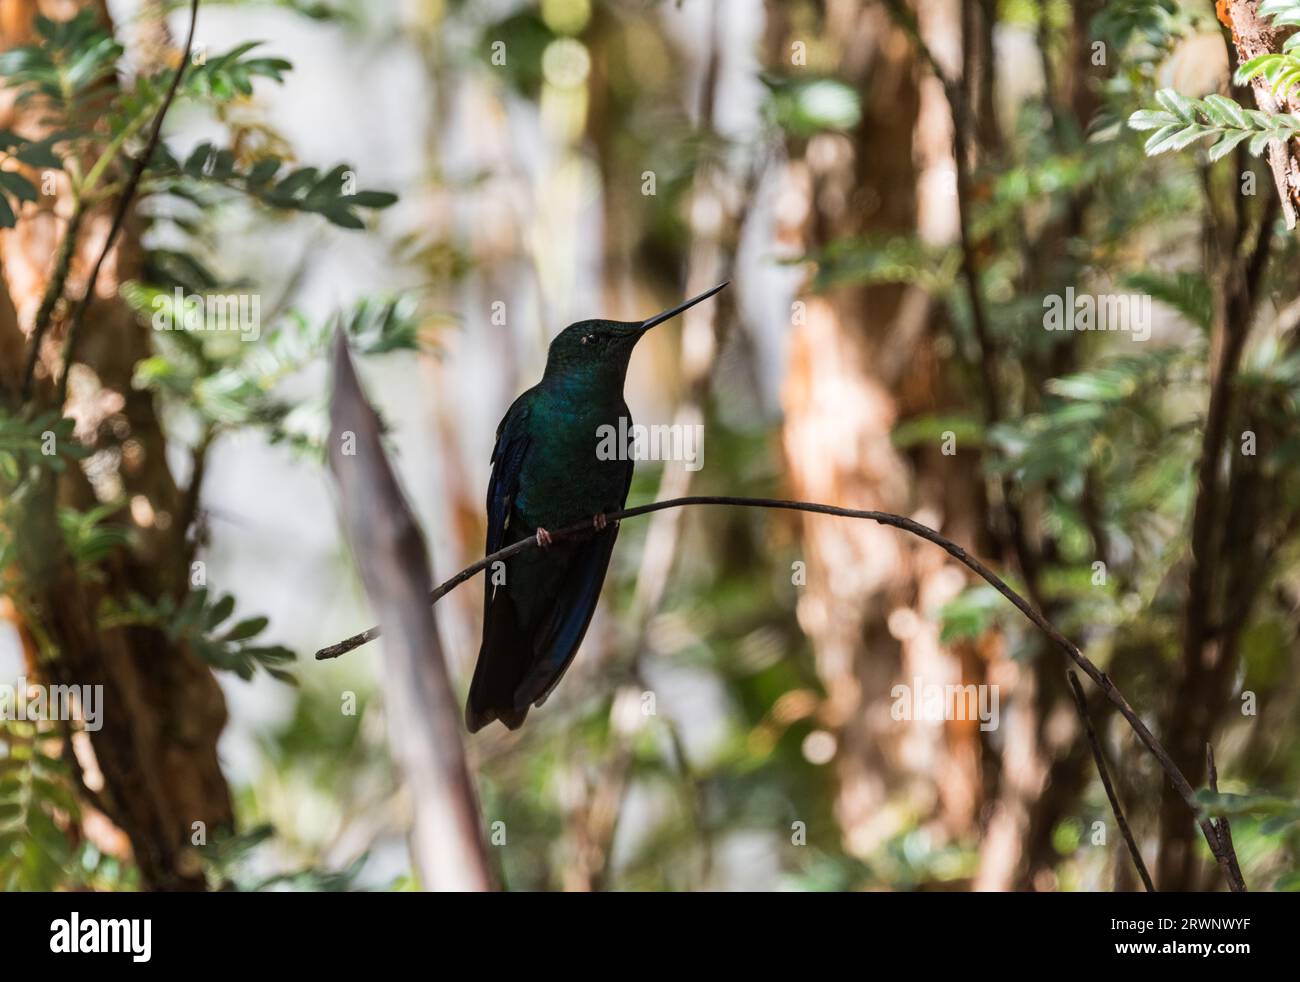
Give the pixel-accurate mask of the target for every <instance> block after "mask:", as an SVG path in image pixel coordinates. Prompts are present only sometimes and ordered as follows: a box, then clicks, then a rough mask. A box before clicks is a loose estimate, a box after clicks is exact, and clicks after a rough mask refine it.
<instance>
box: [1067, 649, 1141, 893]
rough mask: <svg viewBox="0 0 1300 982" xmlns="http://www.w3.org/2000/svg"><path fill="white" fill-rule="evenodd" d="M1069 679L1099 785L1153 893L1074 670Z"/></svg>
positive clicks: (1130, 851)
mask: <svg viewBox="0 0 1300 982" xmlns="http://www.w3.org/2000/svg"><path fill="white" fill-rule="evenodd" d="M1066 675H1067V676H1069V679H1070V691H1071V692H1073V693H1074V704H1075V705H1076V706H1078V707H1079V719H1081V720H1082V721H1083V732H1084V733H1085V734H1086V735H1087V737H1088V744H1089V746H1091V747H1092V759H1093V760H1095V761H1096V762H1097V773H1098V774H1099V775H1101V786H1102V787H1103V788H1105V789H1106V797H1107V799H1108V800H1109V801H1110V810H1111V811H1112V812H1114V814H1115V824H1117V825H1118V826H1119V831H1120V834H1121V835H1122V836H1124V842H1125V844H1126V845H1127V846H1128V851H1129V855H1130V856H1132V857H1133V865H1134V866H1136V867H1137V871H1138V876H1140V877H1142V885H1143V886H1145V887H1146V888H1147V892H1148V893H1155V891H1156V888H1155V884H1153V883H1152V882H1151V874H1150V873H1148V872H1147V864H1146V863H1144V862H1143V861H1142V853H1141V852H1140V851H1139V850H1138V844H1137V840H1136V839H1134V838H1133V832H1132V830H1131V829H1130V828H1129V827H1128V821H1127V820H1126V819H1125V818H1124V809H1123V808H1122V807H1120V803H1119V796H1118V795H1117V794H1115V786H1114V785H1113V784H1111V781H1110V769H1109V768H1108V767H1107V766H1106V756H1105V754H1103V753H1102V750H1101V741H1100V740H1098V739H1097V731H1096V730H1094V729H1093V727H1092V720H1091V719H1089V718H1088V700H1087V698H1085V696H1084V694H1083V685H1082V684H1080V682H1079V676H1078V675H1076V674H1075V673H1074V670H1073V669H1071V670H1070V671H1068V672H1066Z"/></svg>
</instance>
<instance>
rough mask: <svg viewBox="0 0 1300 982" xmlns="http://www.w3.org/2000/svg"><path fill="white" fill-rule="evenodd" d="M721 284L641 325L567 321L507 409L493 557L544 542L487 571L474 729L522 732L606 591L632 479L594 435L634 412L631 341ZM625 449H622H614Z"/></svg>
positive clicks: (493, 504)
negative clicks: (627, 384) (497, 725)
mask: <svg viewBox="0 0 1300 982" xmlns="http://www.w3.org/2000/svg"><path fill="white" fill-rule="evenodd" d="M726 285H727V284H726V283H722V284H720V285H718V286H715V287H714V288H713V289H712V290H709V291H708V292H706V293H702V294H700V295H699V296H698V297H695V298H693V299H691V300H687V301H686V302H685V303H684V304H681V305H680V306H677V307H673V308H672V309H671V310H666V311H664V312H663V313H662V314H657V315H655V316H654V317H651V318H650V319H649V320H645V321H639V322H638V321H605V320H589V321H579V322H578V323H576V324H570V325H569V326H568V327H566V328H565V329H564V330H563V331H561V332H560V333H559V334H558V335H557V336H556V338H555V340H554V341H552V342H551V348H550V351H549V353H548V354H547V356H546V371H545V372H544V373H543V374H542V380H541V381H540V382H538V383H537V384H536V385H534V386H533V387H532V388H531V389H529V390H528V391H527V392H525V393H524V394H523V395H521V396H520V397H519V398H518V399H516V400H515V401H514V403H513V404H512V405H511V406H510V408H509V409H508V410H506V415H505V418H504V419H502V420H501V424H500V425H499V426H498V427H497V437H496V446H495V447H494V448H493V450H492V478H491V480H489V482H488V492H487V514H488V532H487V547H486V549H487V554H489V555H490V554H491V553H494V552H496V551H497V550H498V549H503V548H505V547H506V546H508V545H510V544H512V543H515V542H518V541H520V540H522V539H526V538H529V537H535V538H536V539H537V544H538V546H539V547H540V548H537V549H528V550H525V551H524V552H521V553H519V554H518V555H515V556H512V557H511V558H510V559H508V560H506V564H505V577H504V581H503V582H500V581H501V579H502V578H501V577H499V576H495V575H493V571H492V570H491V569H489V570H487V571H486V573H485V576H484V581H485V582H484V598H483V643H482V646H481V647H480V648H479V652H478V664H477V665H475V667H474V680H473V682H472V683H471V684H470V688H469V701H468V702H467V703H466V705H465V725H466V726H468V727H469V730H470V732H471V733H473V732H474V731H475V730H479V729H481V728H482V727H484V726H486V725H487V724H488V723H490V722H492V721H493V720H494V719H499V720H500V721H501V722H502V723H504V724H505V725H506V726H508V727H509V728H510V729H512V730H514V729H518V728H519V726H520V725H521V724H522V723H523V721H524V717H525V716H527V715H528V709H529V706H530V705H535V706H540V705H541V704H542V703H543V702H545V701H546V698H547V696H549V695H550V694H551V690H552V689H554V688H555V686H556V683H558V682H559V681H560V676H562V675H563V674H564V670H565V669H566V668H568V667H569V663H570V662H571V661H573V656H574V654H576V653H577V650H578V645H579V644H581V643H582V636H583V635H584V634H586V633H587V625H588V624H589V623H590V622H591V615H592V612H593V611H595V609H596V600H597V599H598V598H599V597H600V588H601V584H603V583H604V582H605V570H606V569H607V568H608V567H609V557H610V553H612V552H613V551H614V540H615V539H616V538H617V537H618V523H617V522H616V523H614V524H613V525H607V523H606V521H605V515H606V514H607V513H609V512H613V511H619V510H621V509H622V508H623V505H624V503H625V502H626V501H627V492H628V488H629V487H630V486H631V484H632V461H631V460H619V459H613V460H602V459H600V456H599V455H598V454H597V452H596V451H597V446H598V445H599V443H600V437H599V435H598V433H599V431H600V430H601V428H602V427H604V426H607V425H608V426H612V427H613V428H614V430H615V431H618V429H619V420H620V418H622V419H627V420H628V423H627V426H628V429H629V430H630V428H631V420H630V418H629V417H628V408H627V403H626V402H624V401H623V381H624V379H625V378H626V377H627V366H628V362H629V360H631V357H632V349H633V348H634V347H635V346H636V343H637V342H638V341H639V340H641V338H642V337H644V336H645V334H646V332H647V331H649V330H650V329H651V328H652V327H654V326H656V325H658V324H662V323H663V322H664V321H666V320H669V319H671V318H673V317H676V316H677V315H678V314H680V313H681V312H682V311H684V310H686V309H687V308H688V307H692V306H694V305H695V304H697V303H699V302H700V301H701V300H707V299H708V298H709V297H711V296H713V295H714V294H715V293H717V292H718V291H719V290H721V289H722V288H723V287H724V286H726ZM618 456H623V455H622V454H619V455H618ZM587 518H590V519H591V520H592V525H593V527H594V529H595V533H594V534H593V535H592V536H590V537H587V538H582V539H567V540H561V541H558V542H552V540H551V535H550V533H549V532H548V531H547V529H560V528H564V527H565V526H568V525H574V524H576V523H578V522H580V521H582V520H583V519H587Z"/></svg>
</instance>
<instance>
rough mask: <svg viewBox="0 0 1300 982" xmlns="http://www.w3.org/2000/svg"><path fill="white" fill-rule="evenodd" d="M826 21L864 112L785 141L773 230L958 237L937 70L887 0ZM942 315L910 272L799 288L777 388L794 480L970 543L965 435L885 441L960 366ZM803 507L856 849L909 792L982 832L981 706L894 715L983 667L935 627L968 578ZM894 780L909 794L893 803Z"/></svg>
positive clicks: (814, 245)
mask: <svg viewBox="0 0 1300 982" xmlns="http://www.w3.org/2000/svg"><path fill="white" fill-rule="evenodd" d="M939 6H942V7H943V8H944V9H943V10H942V11H934V12H933V17H932V18H931V17H929V16H927V18H926V19H927V21H932V22H933V26H934V28H935V30H936V31H937V32H939V33H940V34H942V33H943V32H945V31H946V32H948V34H947V36H946V37H936V39H935V40H936V43H937V44H938V45H940V46H942V47H944V48H945V49H946V50H947V51H948V52H949V53H956V52H959V51H960V44H959V42H958V39H957V37H956V34H955V31H956V29H957V25H959V23H960V19H959V12H958V11H957V10H956V5H955V4H951V3H945V4H942V5H939ZM769 16H770V18H771V29H770V31H769V42H768V44H769V52H770V54H769V58H770V61H771V63H773V64H787V65H788V64H789V61H790V55H791V45H792V44H793V43H794V42H795V41H797V40H809V39H808V38H807V25H806V24H801V25H800V26H799V30H798V32H797V33H796V32H795V31H794V28H793V25H792V23H791V19H790V16H789V10H788V9H785V8H783V6H782V5H774V4H769ZM819 27H820V37H819V39H818V41H817V42H816V43H817V44H818V46H822V45H825V46H828V47H829V48H830V49H831V50H832V51H833V54H831V55H828V56H827V57H828V59H834V60H835V61H836V62H838V64H840V65H841V66H842V70H843V77H844V78H845V80H846V81H848V82H849V84H851V85H853V86H854V88H855V89H856V91H857V92H858V93H859V94H860V96H861V98H862V119H861V122H860V123H859V125H858V127H857V128H856V129H855V130H854V131H853V132H852V133H851V134H849V135H847V136H843V135H838V134H833V133H823V134H819V135H817V136H815V137H813V138H812V139H811V140H809V141H807V142H806V143H805V142H804V141H801V140H797V139H794V138H791V139H789V140H788V141H787V149H788V152H789V155H790V158H791V159H790V162H789V164H788V166H787V168H786V175H785V182H786V184H787V188H788V193H789V194H790V195H791V196H795V195H797V196H798V198H799V199H801V200H803V201H804V202H806V211H804V212H803V213H802V214H801V215H800V216H799V218H798V221H797V222H791V223H790V224H789V226H788V227H786V228H784V229H781V230H780V233H781V237H782V239H783V240H784V241H794V242H797V243H798V244H799V246H800V248H801V249H802V250H804V251H812V250H816V249H818V248H821V247H823V246H825V245H827V244H828V243H830V242H832V241H835V240H837V239H842V238H846V237H861V236H866V237H870V238H871V239H873V240H875V239H884V238H887V237H890V236H900V237H910V236H915V235H917V234H918V233H920V234H921V235H922V236H923V237H924V238H926V239H928V240H929V241H932V242H951V241H952V240H953V238H955V235H956V199H955V197H954V196H953V195H952V184H953V181H952V176H953V172H954V168H953V158H952V149H951V148H952V136H951V126H950V119H949V116H948V112H947V106H946V103H945V99H944V95H943V91H942V88H941V87H939V86H938V85H937V83H935V84H932V82H933V80H932V79H931V78H930V77H929V76H928V75H927V73H926V72H925V70H924V68H923V65H922V62H921V59H920V57H919V55H918V53H917V51H916V50H915V49H914V47H913V46H912V45H910V44H909V43H908V42H907V39H906V36H905V35H904V34H903V33H902V32H901V31H900V30H898V29H897V28H896V27H895V26H894V25H893V23H892V22H891V20H890V18H889V16H888V14H887V13H886V12H885V10H884V9H883V8H882V7H881V6H879V5H871V6H869V7H868V8H867V9H866V10H862V9H861V7H860V5H858V4H855V3H834V2H832V3H829V4H827V5H826V7H825V17H824V20H823V21H822V22H821V23H820V25H819ZM812 47H813V45H812V44H811V43H809V48H812ZM800 70H801V69H800V68H797V67H796V68H793V69H791V68H787V72H788V73H791V74H796V75H797V73H798V72H799V71H800ZM807 70H808V71H810V72H815V71H816V66H813V65H810V67H809V68H808V69H807ZM918 186H919V193H918ZM941 317H942V312H941V310H940V309H939V308H938V306H937V305H936V304H934V303H933V302H932V300H931V298H930V297H929V296H927V295H926V294H925V292H924V291H922V290H920V289H919V288H917V287H914V286H911V285H905V284H875V285H865V286H864V285H851V286H844V287H838V288H836V289H834V290H833V291H831V292H828V293H825V294H822V295H818V296H812V297H807V298H805V299H801V300H800V301H799V302H798V303H797V304H796V307H795V310H794V312H793V316H792V321H793V330H792V334H791V339H790V350H789V361H788V365H787V370H786V378H785V383H784V386H783V393H782V401H783V408H784V413H785V421H784V427H783V433H782V443H783V447H784V452H785V458H786V464H787V474H788V481H789V493H790V495H791V496H792V497H796V498H803V499H807V500H812V501H823V502H830V503H835V504H840V505H846V506H849V507H856V508H879V509H886V510H891V511H901V512H905V513H909V514H916V515H918V516H919V518H920V520H921V521H924V522H926V523H928V524H932V525H934V526H935V527H937V528H941V529H943V530H944V532H945V534H948V535H952V536H955V537H956V538H958V539H960V540H962V541H964V542H967V543H969V544H972V545H975V546H976V547H977V548H978V547H979V546H980V545H981V528H982V526H983V517H982V511H983V508H982V497H983V496H982V492H981V490H980V488H979V474H978V467H976V466H973V465H972V464H971V460H972V458H971V457H970V456H969V454H966V455H962V454H960V453H959V455H958V456H957V457H955V458H954V457H951V456H944V455H942V454H941V453H940V449H939V448H938V447H937V446H934V447H923V448H918V449H917V450H915V451H912V452H910V455H904V454H903V453H901V452H900V451H898V450H896V449H895V448H894V446H893V444H892V441H891V432H892V430H893V428H894V426H895V425H896V423H897V422H898V421H899V419H900V418H905V417H907V416H912V415H922V414H928V413H932V412H935V411H938V410H941V409H942V408H945V407H952V406H953V401H954V397H953V395H952V388H951V387H950V386H949V385H947V384H946V381H945V379H946V377H947V376H948V375H949V374H950V366H949V363H948V361H947V358H946V356H945V355H944V354H943V353H941V351H940V349H939V348H938V347H937V346H936V341H937V339H938V337H939V336H940V335H939V332H938V331H937V330H936V325H937V322H939V321H940V318H941ZM909 486H911V487H913V488H914V489H915V490H913V491H909ZM801 526H802V536H803V550H804V552H803V558H804V560H805V561H806V563H807V585H806V586H805V587H804V588H802V589H801V591H800V596H799V603H798V617H799V622H800V625H801V626H802V627H803V629H804V631H805V632H806V633H807V634H808V636H809V638H810V639H811V641H812V644H813V648H814V651H815V655H816V667H817V671H818V674H819V676H820V677H821V680H822V683H823V685H824V687H825V689H826V693H827V701H826V704H825V705H824V707H823V709H822V711H821V713H820V716H819V718H820V722H821V723H822V724H823V725H824V726H826V727H827V728H828V729H830V730H831V731H832V732H833V733H835V735H836V736H837V739H838V746H839V750H838V755H837V758H836V768H837V775H838V779H839V792H838V798H837V803H836V815H837V819H838V821H839V823H840V826H841V829H842V831H843V836H844V839H845V846H846V848H847V849H848V851H849V852H850V853H852V854H854V855H857V856H867V855H869V854H871V853H872V852H875V851H876V850H878V849H879V848H880V847H881V846H882V844H884V843H885V842H887V841H888V840H889V839H890V838H892V837H894V836H896V835H898V834H900V833H902V832H903V831H905V828H906V827H907V825H908V824H909V823H910V822H912V821H913V820H914V818H915V814H916V813H917V812H918V811H919V813H920V814H921V815H922V816H924V817H923V819H922V821H923V823H928V822H930V821H931V820H934V819H937V821H938V823H939V824H938V826H937V829H936V830H937V831H939V832H940V833H941V835H940V838H943V837H945V836H946V837H948V838H965V839H968V840H969V839H971V838H973V837H974V836H975V835H977V834H978V833H977V827H976V823H977V820H978V816H979V814H980V809H981V805H982V798H983V791H982V783H983V782H982V779H981V772H982V760H981V757H982V755H981V750H980V740H979V730H978V726H977V723H975V722H972V721H956V722H951V723H948V724H945V725H933V724H928V723H925V722H911V723H908V722H899V721H896V720H894V719H892V718H891V715H890V706H891V703H892V702H893V696H892V694H891V690H892V688H893V686H894V685H895V684H896V683H899V682H902V683H904V684H906V685H908V686H909V687H910V686H912V685H913V683H914V680H916V679H919V680H920V682H921V684H922V685H929V684H938V685H948V684H957V683H962V684H966V683H972V682H973V683H980V682H983V681H984V662H983V659H982V657H981V655H980V653H979V652H977V651H976V650H975V649H974V648H973V647H970V646H958V647H956V648H954V647H950V646H945V645H941V644H940V643H939V640H938V627H937V624H936V623H935V616H934V615H935V612H936V611H937V610H938V608H939V607H941V606H942V605H943V604H944V603H946V602H948V601H950V600H951V599H953V598H954V597H955V596H956V595H957V594H958V593H959V592H960V591H961V590H962V588H963V587H964V585H965V577H964V576H963V575H962V573H961V572H960V571H958V570H957V569H955V568H954V567H953V566H952V565H951V564H950V563H949V562H948V561H947V559H946V557H945V556H943V554H942V553H939V552H938V551H935V550H930V549H927V548H926V547H925V545H924V544H919V545H914V544H913V543H911V542H908V541H906V540H905V538H903V537H899V536H897V535H896V534H894V533H893V532H892V531H890V530H888V529H883V528H879V527H876V526H874V525H871V524H868V523H857V522H850V523H844V522H837V521H835V520H834V519H828V518H824V517H819V516H804V517H803V518H802V520H801ZM895 796H902V797H903V798H905V799H906V802H907V803H906V806H905V807H904V808H889V807H886V805H887V804H888V803H889V802H890V799H891V798H894V797H895ZM905 813H906V814H907V816H908V817H907V818H906V819H904V818H903V815H904V814H905Z"/></svg>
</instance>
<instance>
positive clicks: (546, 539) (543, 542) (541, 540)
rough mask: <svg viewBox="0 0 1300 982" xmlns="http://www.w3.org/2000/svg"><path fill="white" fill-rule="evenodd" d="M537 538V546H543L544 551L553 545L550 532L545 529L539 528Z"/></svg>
mask: <svg viewBox="0 0 1300 982" xmlns="http://www.w3.org/2000/svg"><path fill="white" fill-rule="evenodd" d="M536 538H537V544H538V545H539V546H541V547H542V548H543V549H545V548H546V547H547V546H549V545H550V544H551V541H552V540H551V533H550V532H548V531H546V529H543V528H539V529H538V530H537V536H536Z"/></svg>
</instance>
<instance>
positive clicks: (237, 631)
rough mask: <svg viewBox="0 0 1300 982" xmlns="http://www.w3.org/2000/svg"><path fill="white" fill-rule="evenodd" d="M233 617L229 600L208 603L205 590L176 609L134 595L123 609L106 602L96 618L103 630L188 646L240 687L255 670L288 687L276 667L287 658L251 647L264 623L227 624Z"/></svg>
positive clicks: (278, 650) (272, 648)
mask: <svg viewBox="0 0 1300 982" xmlns="http://www.w3.org/2000/svg"><path fill="white" fill-rule="evenodd" d="M234 612H235V598H234V597H233V596H231V595H230V594H228V593H226V594H222V595H221V596H219V597H216V598H215V599H213V598H211V597H210V595H209V593H208V591H207V589H206V588H200V589H197V590H194V591H192V592H191V593H189V594H188V595H186V597H185V599H184V600H183V601H181V602H180V603H179V604H177V603H176V601H175V600H173V599H172V598H171V597H170V596H167V595H164V596H163V597H161V598H159V599H158V600H156V601H151V600H149V599H147V598H145V597H141V596H139V595H135V596H132V597H130V598H129V599H128V601H127V602H126V604H125V605H120V604H117V603H115V602H114V601H113V600H111V599H106V600H105V602H104V606H103V608H102V609H101V610H100V612H99V623H100V625H101V626H103V627H106V628H110V627H125V626H131V625H142V626H147V627H153V628H157V629H158V630H161V631H163V632H164V633H165V634H166V635H167V639H168V640H169V641H172V642H181V643H184V644H186V645H188V646H189V647H190V648H191V649H192V650H193V651H194V653H195V654H197V655H198V656H199V657H200V658H202V659H203V660H204V661H206V662H207V663H208V664H209V665H211V666H212V667H213V668H219V669H222V670H224V671H229V672H234V673H235V674H236V675H238V676H239V677H240V678H241V679H244V680H245V681H247V680H248V679H251V678H252V677H253V673H254V672H255V671H256V670H257V669H258V668H261V669H262V670H263V671H264V672H266V673H267V674H268V675H270V676H271V677H272V678H275V679H279V680H280V681H281V682H290V683H292V682H293V681H294V678H293V676H292V675H291V674H289V673H288V672H287V671H285V670H284V668H283V667H281V666H283V665H284V664H285V663H286V662H290V661H293V658H294V654H293V652H292V651H290V650H289V649H288V648H285V647H283V646H281V645H262V644H255V643H254V642H253V639H254V638H255V637H256V636H257V635H259V634H261V633H262V631H263V630H265V629H266V626H267V624H268V623H269V621H268V620H267V618H265V617H260V616H259V617H248V618H244V619H243V620H239V621H235V622H234V623H233V624H231V623H228V622H229V621H230V618H231V616H232V615H233V614H234ZM223 625H224V627H223Z"/></svg>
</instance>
